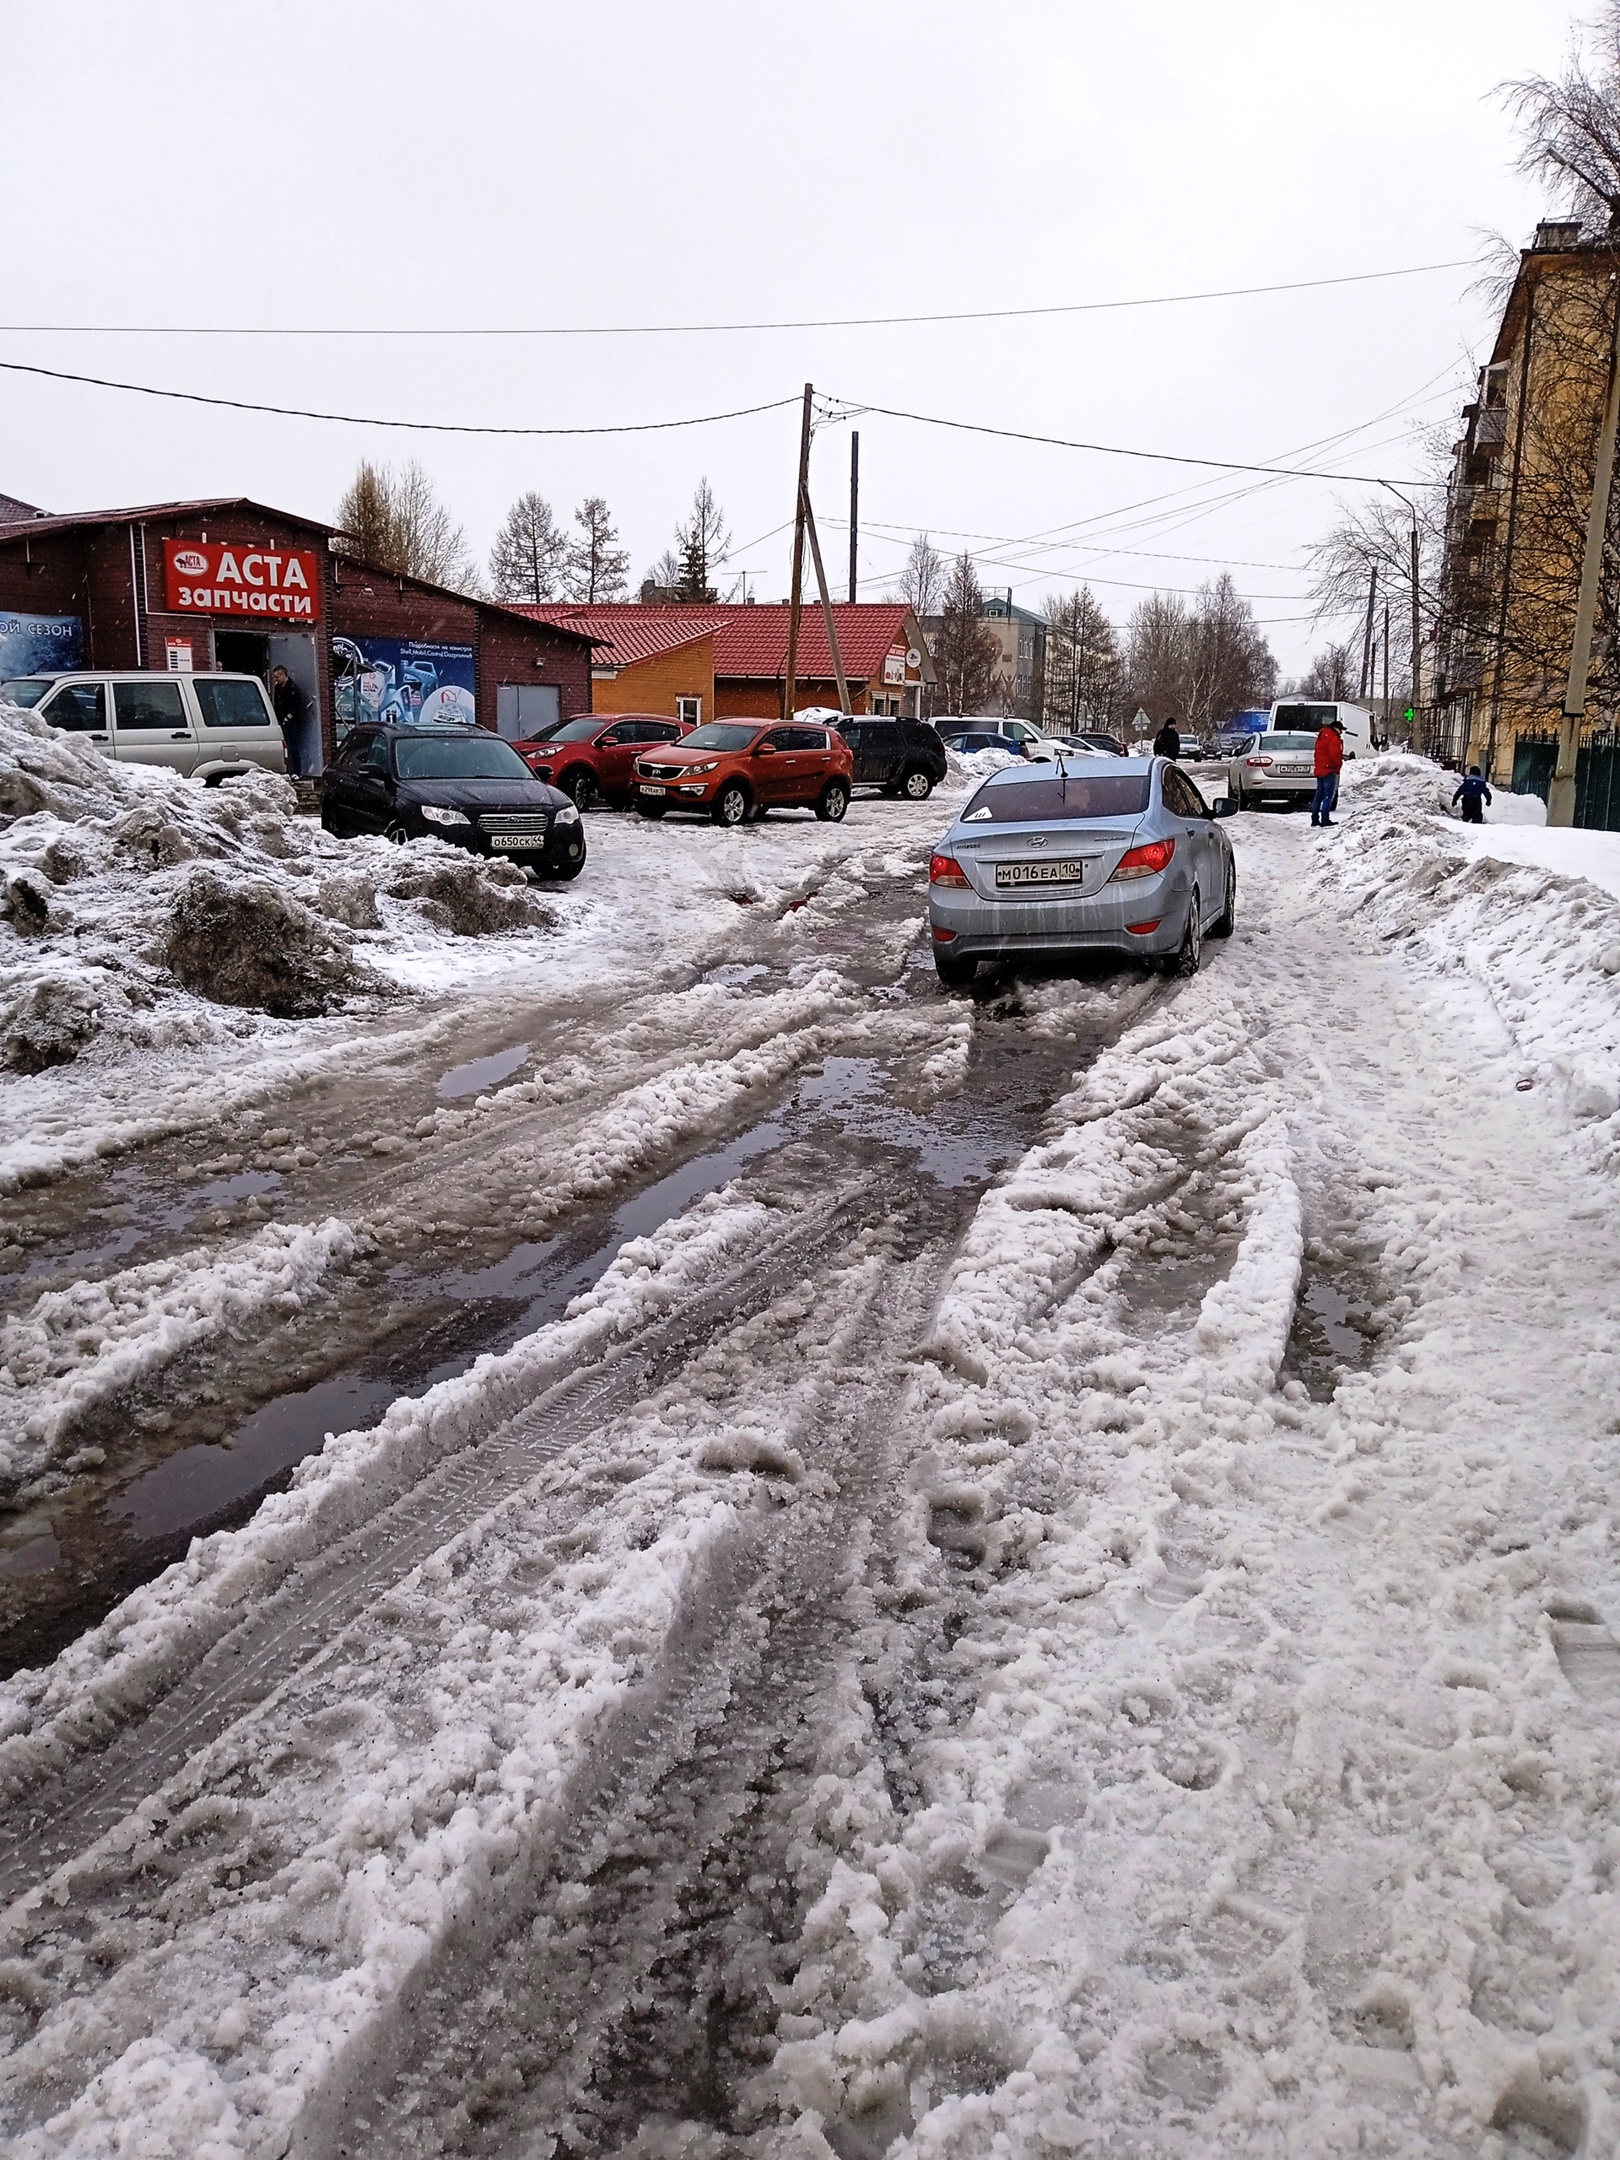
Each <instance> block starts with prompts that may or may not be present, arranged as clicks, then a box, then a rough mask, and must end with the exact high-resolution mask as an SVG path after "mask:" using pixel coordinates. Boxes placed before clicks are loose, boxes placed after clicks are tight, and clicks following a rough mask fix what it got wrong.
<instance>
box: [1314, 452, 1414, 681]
mask: <svg viewBox="0 0 1620 2160" xmlns="http://www.w3.org/2000/svg"><path fill="white" fill-rule="evenodd" d="M1417 455H1418V458H1419V460H1420V462H1421V463H1422V464H1424V465H1427V467H1428V468H1429V470H1430V471H1431V472H1435V473H1438V472H1439V471H1440V470H1441V466H1442V460H1443V459H1444V458H1445V456H1446V453H1445V450H1444V448H1443V446H1442V443H1441V441H1440V438H1439V437H1437V436H1430V437H1426V438H1424V439H1423V440H1422V442H1421V443H1420V445H1419V448H1418V453H1417ZM1412 494H1413V501H1414V503H1415V504H1416V508H1417V528H1418V612H1419V621H1420V629H1419V634H1420V636H1422V635H1426V634H1427V632H1428V630H1429V629H1430V628H1431V627H1432V626H1433V625H1434V624H1435V623H1436V621H1437V620H1438V617H1439V615H1440V613H1441V609H1440V589H1441V588H1440V567H1441V562H1442V558H1443V556H1444V553H1445V521H1446V498H1445V491H1444V489H1443V488H1440V487H1420V488H1414V489H1413V491H1412ZM1340 507H1341V516H1340V518H1339V522H1338V523H1337V524H1336V525H1335V526H1334V527H1333V528H1332V530H1331V531H1330V532H1329V533H1328V534H1327V535H1326V536H1325V538H1323V539H1322V540H1319V541H1318V542H1317V544H1316V545H1315V547H1314V548H1313V549H1312V550H1311V557H1310V567H1311V598H1312V600H1313V602H1314V603H1315V610H1316V620H1317V621H1318V622H1319V623H1340V624H1345V625H1349V624H1352V623H1357V622H1360V621H1361V620H1362V619H1363V618H1364V617H1365V615H1366V610H1367V593H1368V590H1369V588H1370V585H1371V581H1372V573H1373V571H1374V569H1375V568H1376V570H1377V572H1378V590H1379V593H1380V594H1381V595H1382V597H1383V598H1384V600H1385V601H1386V602H1387V603H1388V605H1389V609H1390V632H1391V635H1390V679H1391V681H1392V682H1394V681H1396V680H1397V679H1398V680H1399V682H1400V684H1401V694H1402V695H1403V696H1404V695H1406V694H1407V692H1408V690H1409V688H1410V684H1411V680H1412V522H1413V514H1412V511H1411V510H1410V509H1408V508H1407V506H1406V505H1405V504H1404V503H1402V502H1399V501H1397V500H1396V499H1395V498H1394V497H1393V496H1390V495H1373V496H1371V497H1369V499H1368V500H1367V501H1365V502H1362V503H1358V504H1357V505H1356V506H1355V507H1354V508H1346V507H1344V506H1343V505H1341V506H1340ZM1359 677H1360V664H1359V662H1358V663H1357V680H1358V685H1359Z"/></svg>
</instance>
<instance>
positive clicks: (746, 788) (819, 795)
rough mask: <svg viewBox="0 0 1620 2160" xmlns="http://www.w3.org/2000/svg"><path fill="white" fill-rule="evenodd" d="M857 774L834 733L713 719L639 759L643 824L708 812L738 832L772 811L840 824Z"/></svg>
mask: <svg viewBox="0 0 1620 2160" xmlns="http://www.w3.org/2000/svg"><path fill="white" fill-rule="evenodd" d="M854 770H855V760H854V758H853V757H852V756H851V755H850V748H849V744H848V743H847V742H845V740H844V738H843V736H842V735H840V734H839V732H838V730H837V729H836V728H827V727H812V726H810V725H809V724H808V723H807V722H804V721H795V722H792V723H790V724H786V725H784V724H783V723H782V722H780V721H769V720H710V721H707V722H705V724H704V725H703V726H702V727H700V728H694V729H693V731H692V733H691V734H690V735H686V736H683V737H682V739H681V740H680V742H678V743H673V744H671V745H670V747H669V748H668V749H667V750H649V751H646V752H644V753H643V754H642V755H641V756H640V757H638V758H637V759H636V796H635V801H636V808H637V809H638V810H639V811H640V813H641V815H642V816H643V817H646V818H661V817H662V816H663V815H664V814H665V812H666V811H669V810H690V811H694V812H699V813H706V814H707V815H708V816H710V817H712V818H713V819H714V821H715V823H716V824H717V825H741V824H742V823H743V821H744V820H745V819H746V818H750V817H755V818H762V817H763V816H764V815H765V813H766V811H767V810H813V811H814V812H815V813H816V816H817V817H818V818H826V819H831V820H832V822H833V823H835V824H836V823H837V821H838V819H840V818H841V817H842V816H843V814H844V812H845V811H846V810H847V809H848V808H849V784H850V780H851V777H852V776H853V774H854Z"/></svg>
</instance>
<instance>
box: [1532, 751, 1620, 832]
mask: <svg viewBox="0 0 1620 2160" xmlns="http://www.w3.org/2000/svg"><path fill="white" fill-rule="evenodd" d="M1557 763H1558V737H1557V735H1556V734H1554V733H1552V732H1551V731H1548V732H1545V733H1541V734H1535V735H1519V736H1516V737H1515V739H1514V744H1513V792H1514V794H1515V795H1539V796H1540V797H1541V799H1542V801H1543V802H1545V801H1546V800H1547V797H1548V795H1549V793H1550V792H1551V790H1552V777H1553V771H1554V769H1555V767H1556V766H1557ZM1575 822H1576V824H1577V825H1580V826H1583V827H1584V828H1585V829H1586V830H1587V831H1588V832H1620V734H1616V733H1615V732H1614V731H1613V730H1612V729H1606V730H1605V731H1604V732H1603V733H1601V734H1598V735H1592V736H1590V737H1588V739H1587V740H1586V741H1585V742H1583V743H1582V744H1581V747H1580V752H1579V754H1578V756H1577V757H1576V760H1575Z"/></svg>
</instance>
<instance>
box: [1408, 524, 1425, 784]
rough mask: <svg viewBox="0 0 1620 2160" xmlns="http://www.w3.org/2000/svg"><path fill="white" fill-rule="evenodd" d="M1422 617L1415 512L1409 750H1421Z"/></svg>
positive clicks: (1413, 528)
mask: <svg viewBox="0 0 1620 2160" xmlns="http://www.w3.org/2000/svg"><path fill="white" fill-rule="evenodd" d="M1422 652H1423V617H1422V615H1421V613H1420V612H1419V600H1418V529H1417V512H1416V510H1414V511H1413V512H1412V740H1411V743H1410V744H1409V746H1408V747H1409V748H1411V749H1413V750H1419V749H1421V748H1422V741H1421V735H1420V730H1421V728H1422V726H1423V722H1422V718H1421V714H1422V708H1423V695H1422V693H1423V660H1422Z"/></svg>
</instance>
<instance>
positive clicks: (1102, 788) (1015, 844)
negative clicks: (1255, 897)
mask: <svg viewBox="0 0 1620 2160" xmlns="http://www.w3.org/2000/svg"><path fill="white" fill-rule="evenodd" d="M1236 808H1237V804H1236V802H1235V801H1234V800H1233V799H1232V798H1231V797H1230V796H1225V797H1223V798H1222V799H1221V801H1220V802H1219V803H1218V804H1217V805H1216V806H1215V808H1214V809H1213V810H1212V809H1210V808H1209V806H1208V805H1207V804H1206V803H1205V802H1204V800H1203V797H1202V796H1201V795H1200V794H1199V793H1198V790H1197V789H1196V788H1195V787H1194V786H1193V784H1192V782H1191V781H1190V780H1189V779H1188V778H1187V776H1186V774H1185V773H1182V772H1178V771H1177V769H1176V767H1175V766H1174V765H1173V764H1172V763H1171V762H1170V761H1169V760H1168V759H1167V758H1095V757H1093V758H1087V759H1086V760H1085V761H1084V764H1083V766H1077V765H1074V764H1067V763H1065V764H1063V765H1060V766H1059V767H1058V768H1057V769H1056V770H1053V768H1052V767H1050V766H1047V767H1043V768H1042V769H1040V770H1039V771H1035V772H1032V771H1031V770H1030V769H1029V768H1028V767H1027V766H1025V767H1023V768H1019V767H1017V766H1014V767H1011V768H1009V769H1008V770H1007V771H1005V772H998V773H994V774H992V775H991V777H990V778H989V779H988V780H986V781H985V782H984V783H983V785H982V786H981V787H980V788H979V789H978V790H977V792H976V793H975V794H974V796H973V797H972V799H971V801H970V802H969V803H968V804H967V805H966V807H965V808H964V809H963V810H962V812H961V813H960V815H959V816H958V817H957V818H956V820H955V822H954V823H953V824H952V825H951V827H950V829H949V830H948V831H947V832H946V833H945V834H944V836H943V838H942V839H941V840H940V842H939V845H938V847H937V848H936V849H935V850H934V855H933V860H932V861H931V863H930V864H929V870H928V920H929V927H930V929H931V931H932V933H933V944H934V965H935V967H936V968H937V969H938V970H939V977H940V980H941V982H944V983H947V984H950V985H961V984H964V983H967V982H969V981H971V980H972V977H973V971H974V969H975V968H976V967H977V966H978V963H979V962H980V961H981V960H1002V959H1018V958H1022V957H1026V956H1028V955H1031V954H1064V953H1081V952H1116V953H1126V954H1129V955H1130V956H1131V957H1132V958H1135V959H1142V960H1147V961H1152V962H1157V963H1158V964H1159V965H1161V966H1167V967H1168V968H1169V969H1170V970H1171V972H1172V973H1178V974H1186V975H1191V974H1193V973H1194V972H1195V971H1196V969H1197V967H1198V963H1199V958H1200V956H1201V954H1202V951H1203V943H1204V939H1205V937H1206V936H1209V937H1228V936H1230V934H1231V931H1232V926H1233V922H1234V920H1235V917H1236V910H1237V868H1236V865H1235V864H1234V862H1233V860H1232V845H1231V842H1230V841H1229V840H1228V839H1227V837H1226V835H1225V833H1224V832H1222V831H1221V830H1220V827H1219V825H1218V823H1217V820H1218V819H1219V818H1222V817H1225V816H1226V815H1227V814H1228V813H1229V811H1232V810H1235V809H1236Z"/></svg>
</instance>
